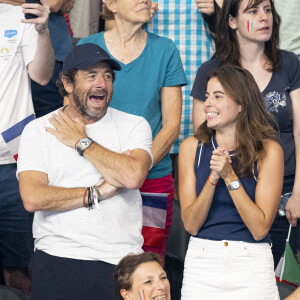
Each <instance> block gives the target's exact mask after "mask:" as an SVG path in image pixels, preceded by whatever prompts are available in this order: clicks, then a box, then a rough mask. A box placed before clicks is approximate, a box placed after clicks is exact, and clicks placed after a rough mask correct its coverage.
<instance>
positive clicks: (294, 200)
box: [285, 193, 300, 226]
mask: <svg viewBox="0 0 300 300" xmlns="http://www.w3.org/2000/svg"><path fill="white" fill-rule="evenodd" d="M299 197H300V195H297V194H295V193H293V194H292V196H291V197H290V199H289V200H288V202H287V204H286V206H285V213H286V218H287V219H288V221H289V222H290V224H291V225H292V226H296V225H297V220H298V219H299V218H300V201H299Z"/></svg>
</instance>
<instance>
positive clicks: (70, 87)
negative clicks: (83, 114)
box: [61, 76, 74, 94]
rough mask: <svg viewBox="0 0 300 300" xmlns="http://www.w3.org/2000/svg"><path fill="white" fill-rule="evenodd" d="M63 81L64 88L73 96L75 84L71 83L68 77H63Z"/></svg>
mask: <svg viewBox="0 0 300 300" xmlns="http://www.w3.org/2000/svg"><path fill="white" fill-rule="evenodd" d="M61 81H62V83H63V85H64V88H65V90H66V92H67V93H68V94H72V93H73V90H74V85H73V83H72V82H70V81H69V80H68V79H67V77H66V76H62V77H61Z"/></svg>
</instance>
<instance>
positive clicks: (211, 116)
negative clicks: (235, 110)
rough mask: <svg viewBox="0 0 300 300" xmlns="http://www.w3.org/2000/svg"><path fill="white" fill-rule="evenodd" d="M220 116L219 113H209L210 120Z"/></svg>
mask: <svg viewBox="0 0 300 300" xmlns="http://www.w3.org/2000/svg"><path fill="white" fill-rule="evenodd" d="M218 115H219V113H217V112H209V113H207V117H208V118H213V117H216V116H218Z"/></svg>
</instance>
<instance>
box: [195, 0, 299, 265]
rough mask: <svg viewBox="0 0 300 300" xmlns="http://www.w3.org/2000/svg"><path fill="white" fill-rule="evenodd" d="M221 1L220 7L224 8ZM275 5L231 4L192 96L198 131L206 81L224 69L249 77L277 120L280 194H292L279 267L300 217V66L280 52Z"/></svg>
mask: <svg viewBox="0 0 300 300" xmlns="http://www.w3.org/2000/svg"><path fill="white" fill-rule="evenodd" d="M222 2H223V1H219V2H218V3H219V4H222ZM273 2H274V1H273V0H251V1H249V0H227V1H224V3H223V7H222V9H221V11H220V12H219V14H218V20H217V26H216V30H217V32H216V54H215V57H214V58H213V59H211V60H210V61H207V62H206V63H204V64H202V65H201V67H200V68H199V70H198V73H197V76H196V79H195V82H194V86H193V89H192V92H191V95H192V96H193V97H194V105H193V116H194V118H193V121H194V128H197V127H198V126H199V125H200V124H201V122H202V121H203V120H204V115H203V109H202V106H203V100H204V99H205V91H206V78H207V75H208V74H209V72H210V70H212V69H215V68H217V67H219V66H220V65H224V64H232V65H235V66H240V67H243V68H245V69H247V70H248V71H250V72H251V74H252V75H253V77H254V79H255V81H256V83H257V85H258V87H259V89H260V91H261V92H262V94H263V96H264V98H265V105H266V108H267V110H268V111H269V112H270V113H272V114H273V116H274V117H275V118H276V120H277V122H278V125H279V130H280V144H281V146H282V149H283V152H284V181H283V189H282V194H286V193H291V192H292V196H291V197H290V199H289V200H288V202H287V205H286V217H282V216H279V215H278V216H277V217H276V219H275V222H274V224H273V226H272V227H271V230H270V234H271V238H272V244H273V247H272V252H273V256H274V262H275V266H276V265H277V263H278V262H279V260H280V258H281V256H282V253H283V252H284V248H285V240H286V238H287V235H288V230H289V226H290V224H292V225H293V226H296V224H297V219H298V218H299V217H300V167H297V163H298V164H299V162H300V144H299V143H300V134H299V132H300V118H299V117H298V118H295V116H297V115H299V114H300V61H299V59H298V57H297V56H296V55H295V54H294V53H292V52H289V51H285V50H281V49H279V48H278V46H279V25H280V17H279V15H278V14H277V12H276V10H275V7H274V3H273ZM290 245H291V247H292V249H293V251H294V253H295V254H296V252H297V251H300V224H298V226H297V227H296V228H295V229H293V230H292V232H291V237H290Z"/></svg>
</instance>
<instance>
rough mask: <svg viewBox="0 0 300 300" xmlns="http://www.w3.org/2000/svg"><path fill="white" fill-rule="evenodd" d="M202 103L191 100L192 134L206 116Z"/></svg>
mask: <svg viewBox="0 0 300 300" xmlns="http://www.w3.org/2000/svg"><path fill="white" fill-rule="evenodd" d="M203 105H204V101H202V100H199V99H196V98H193V128H194V132H196V131H197V129H198V127H199V126H200V125H201V124H202V123H203V122H204V121H205V119H206V116H205V113H204V110H203Z"/></svg>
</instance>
